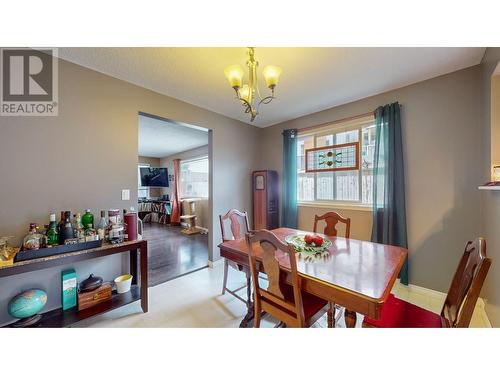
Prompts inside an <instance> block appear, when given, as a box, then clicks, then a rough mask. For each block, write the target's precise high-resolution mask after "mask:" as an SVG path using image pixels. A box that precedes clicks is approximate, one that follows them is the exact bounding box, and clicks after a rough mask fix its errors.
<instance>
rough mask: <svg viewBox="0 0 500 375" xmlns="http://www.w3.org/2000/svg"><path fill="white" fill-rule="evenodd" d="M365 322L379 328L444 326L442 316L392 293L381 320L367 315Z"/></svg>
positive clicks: (384, 306)
mask: <svg viewBox="0 0 500 375" xmlns="http://www.w3.org/2000/svg"><path fill="white" fill-rule="evenodd" d="M363 324H367V325H370V326H374V327H378V328H442V327H443V324H442V317H441V316H440V315H438V314H435V313H433V312H432V311H429V310H425V309H422V308H421V307H418V306H416V305H413V304H411V303H409V302H406V301H403V300H401V299H399V298H396V297H395V296H394V295H392V294H390V295H389V297H388V298H387V301H386V302H385V303H384V305H383V307H382V312H381V316H380V319H379V320H375V319H370V318H368V317H365V318H364V320H363Z"/></svg>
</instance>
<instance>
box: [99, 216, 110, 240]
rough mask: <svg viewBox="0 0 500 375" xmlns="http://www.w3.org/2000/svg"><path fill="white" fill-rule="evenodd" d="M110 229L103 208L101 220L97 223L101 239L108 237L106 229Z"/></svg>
mask: <svg viewBox="0 0 500 375" xmlns="http://www.w3.org/2000/svg"><path fill="white" fill-rule="evenodd" d="M107 229H108V222H107V221H106V211H104V210H101V220H99V224H97V235H98V236H99V239H100V240H105V239H106V230H107Z"/></svg>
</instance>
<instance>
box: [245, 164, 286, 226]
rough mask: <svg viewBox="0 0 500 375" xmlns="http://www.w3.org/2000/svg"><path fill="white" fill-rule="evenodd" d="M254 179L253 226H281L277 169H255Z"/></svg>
mask: <svg viewBox="0 0 500 375" xmlns="http://www.w3.org/2000/svg"><path fill="white" fill-rule="evenodd" d="M252 177H253V178H252V181H253V228H254V229H255V230H259V229H275V228H278V227H279V220H280V219H279V180H278V172H276V171H255V172H253V175H252Z"/></svg>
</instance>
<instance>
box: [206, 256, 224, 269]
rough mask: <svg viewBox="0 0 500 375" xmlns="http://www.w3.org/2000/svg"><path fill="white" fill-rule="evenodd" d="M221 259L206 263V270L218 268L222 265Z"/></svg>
mask: <svg viewBox="0 0 500 375" xmlns="http://www.w3.org/2000/svg"><path fill="white" fill-rule="evenodd" d="M223 260H224V259H223V258H221V259H218V260H215V261H211V260H209V261H208V268H214V267H219V266H220V265H222V263H223Z"/></svg>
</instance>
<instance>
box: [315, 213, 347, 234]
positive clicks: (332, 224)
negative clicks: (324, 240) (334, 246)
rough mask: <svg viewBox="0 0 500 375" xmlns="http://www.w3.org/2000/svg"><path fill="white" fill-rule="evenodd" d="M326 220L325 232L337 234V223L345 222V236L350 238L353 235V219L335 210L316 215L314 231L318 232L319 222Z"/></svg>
mask: <svg viewBox="0 0 500 375" xmlns="http://www.w3.org/2000/svg"><path fill="white" fill-rule="evenodd" d="M322 220H324V221H325V222H326V226H325V229H324V230H323V233H324V234H326V235H327V236H337V224H338V223H339V222H340V223H343V224H345V232H344V237H345V238H349V236H350V235H351V219H350V218H348V217H343V216H341V215H340V214H338V213H337V212H335V211H332V212H327V213H326V214H324V215H321V216H318V215H314V229H313V232H315V233H317V229H318V222H319V221H322Z"/></svg>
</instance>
